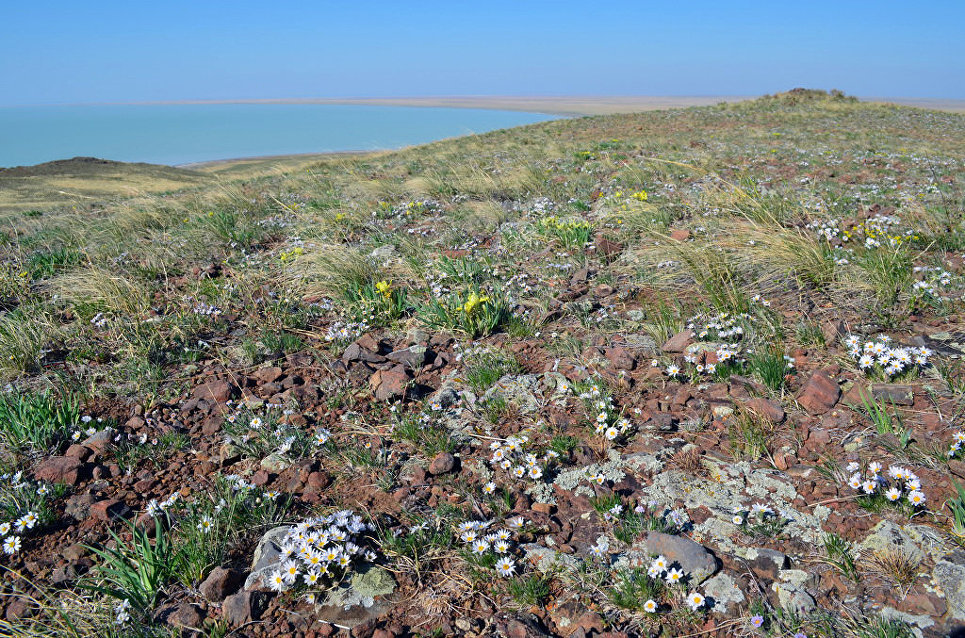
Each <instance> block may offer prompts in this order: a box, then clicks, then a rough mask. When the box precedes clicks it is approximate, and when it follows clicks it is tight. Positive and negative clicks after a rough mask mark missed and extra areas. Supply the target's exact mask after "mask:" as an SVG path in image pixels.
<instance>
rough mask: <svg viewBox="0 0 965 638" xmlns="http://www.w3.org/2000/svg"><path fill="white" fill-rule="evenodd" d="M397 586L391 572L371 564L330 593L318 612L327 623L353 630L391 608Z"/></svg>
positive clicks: (318, 608)
mask: <svg viewBox="0 0 965 638" xmlns="http://www.w3.org/2000/svg"><path fill="white" fill-rule="evenodd" d="M395 588H396V583H395V579H394V578H393V577H392V574H391V573H389V572H388V571H387V570H385V569H383V568H381V567H378V566H376V565H369V566H367V567H364V568H361V569H359V570H358V571H357V572H355V573H354V574H352V578H351V580H350V581H349V583H348V584H343V585H340V586H339V587H336V588H335V589H334V590H332V591H331V592H329V593H328V595H327V596H326V597H325V598H324V600H322V602H321V603H320V604H319V605H318V606H317V607H316V608H315V612H316V615H317V616H318V619H319V620H321V621H323V622H327V623H331V624H333V625H335V626H336V627H341V628H343V629H351V628H353V627H356V626H358V625H360V624H362V623H364V622H367V621H369V620H375V619H376V618H379V617H380V616H382V615H384V614H385V613H386V612H387V611H389V610H390V609H391V608H392V604H393V600H392V599H391V595H392V593H393V592H394V591H395Z"/></svg>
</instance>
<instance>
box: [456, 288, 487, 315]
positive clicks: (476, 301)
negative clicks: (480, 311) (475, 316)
mask: <svg viewBox="0 0 965 638" xmlns="http://www.w3.org/2000/svg"><path fill="white" fill-rule="evenodd" d="M487 301H489V297H486V296H485V295H477V294H476V293H471V294H470V295H469V300H468V301H466V303H465V305H464V306H463V307H462V309H463V311H464V312H465V313H466V314H467V315H468V314H472V312H473V311H474V310H475V309H476V308H477V307H479V306H481V305H482V304H484V303H486V302H487Z"/></svg>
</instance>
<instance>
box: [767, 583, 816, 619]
mask: <svg viewBox="0 0 965 638" xmlns="http://www.w3.org/2000/svg"><path fill="white" fill-rule="evenodd" d="M771 589H772V590H773V591H774V592H775V593H776V594H777V600H778V602H779V603H780V604H781V607H783V608H784V609H788V610H792V611H795V612H797V613H799V614H805V615H806V614H809V613H811V612H812V611H814V610H815V609H816V608H817V604H816V603H815V602H814V597H813V596H811V594H809V593H807V592H806V591H804V588H803V587H801V586H799V585H795V584H793V583H784V582H782V583H772V584H771Z"/></svg>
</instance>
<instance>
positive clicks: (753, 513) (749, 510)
mask: <svg viewBox="0 0 965 638" xmlns="http://www.w3.org/2000/svg"><path fill="white" fill-rule="evenodd" d="M775 516H777V514H776V513H775V512H774V510H772V509H771V508H770V507H768V506H767V505H765V504H764V503H754V504H753V505H751V506H750V507H745V506H743V505H738V506H737V507H735V508H734V516H733V518H731V522H732V523H733V524H734V525H737V526H742V525H745V524H746V523H748V522H749V521H751V520H753V519H756V520H757V521H758V522H761V521H764V520H766V519H767V518H769V517H775Z"/></svg>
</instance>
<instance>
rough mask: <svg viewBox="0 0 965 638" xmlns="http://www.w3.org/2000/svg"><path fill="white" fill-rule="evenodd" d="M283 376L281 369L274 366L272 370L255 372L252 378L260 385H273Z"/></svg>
mask: <svg viewBox="0 0 965 638" xmlns="http://www.w3.org/2000/svg"><path fill="white" fill-rule="evenodd" d="M281 375H282V371H281V368H279V367H278V366H273V367H270V368H259V369H258V370H255V371H254V372H253V373H252V375H251V376H252V377H254V378H255V379H257V380H258V382H259V383H273V382H275V381H277V380H278V379H279V378H280V377H281Z"/></svg>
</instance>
